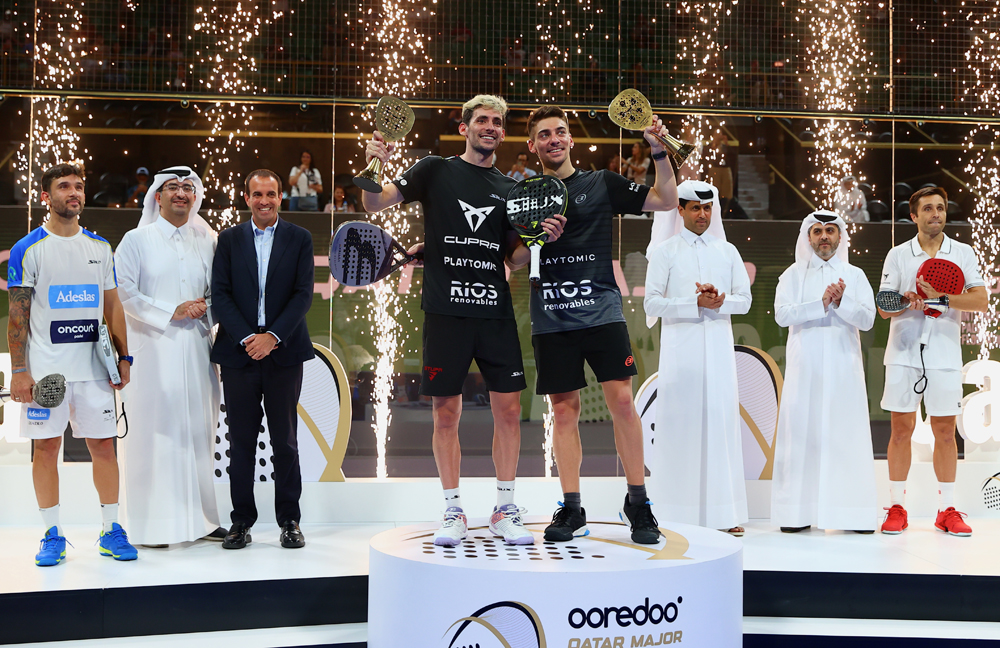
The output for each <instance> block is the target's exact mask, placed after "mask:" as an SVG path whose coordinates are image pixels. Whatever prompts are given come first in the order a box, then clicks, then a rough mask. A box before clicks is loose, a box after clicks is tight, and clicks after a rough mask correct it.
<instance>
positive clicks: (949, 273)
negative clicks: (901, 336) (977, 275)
mask: <svg viewBox="0 0 1000 648" xmlns="http://www.w3.org/2000/svg"><path fill="white" fill-rule="evenodd" d="M917 277H923V278H924V281H926V282H927V283H929V284H930V285H931V287H932V288H934V290H936V291H938V292H940V293H944V294H946V295H961V294H962V292H963V291H964V290H965V273H964V272H962V269H961V268H960V267H958V264H956V263H953V262H951V261H948V260H947V259H927V260H926V261H924V262H923V263H921V264H920V268H919V269H918V270H917ZM917 294H918V295H920V296H921V297H927V295H926V294H925V293H924V291H923V289H922V288H921V287H920V284H917ZM924 315H927V316H928V317H938V316H940V315H941V311H939V310H935V309H932V308H928V309H926V310H925V311H924Z"/></svg>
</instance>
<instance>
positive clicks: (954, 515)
mask: <svg viewBox="0 0 1000 648" xmlns="http://www.w3.org/2000/svg"><path fill="white" fill-rule="evenodd" d="M964 517H965V513H962V512H961V511H956V510H955V507H954V506H949V507H948V508H946V509H945V510H943V511H938V514H937V520H935V521H934V526H936V527H937V528H938V529H940V530H941V531H944V532H946V533H950V534H951V535H953V536H962V537H963V538H964V537H965V536H970V535H972V527H970V526H969V525H968V524H966V523H965V521H964V520H963V519H962V518H964Z"/></svg>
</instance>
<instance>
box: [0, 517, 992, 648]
mask: <svg viewBox="0 0 1000 648" xmlns="http://www.w3.org/2000/svg"><path fill="white" fill-rule="evenodd" d="M528 521H529V522H547V519H546V518H543V517H540V516H538V517H534V516H529V518H528ZM470 522H471V524H472V525H479V524H483V523H485V520H483V519H474V520H471V521H470ZM969 523H970V524H971V525H972V527H973V530H974V533H973V535H972V537H969V538H958V537H952V536H948V535H946V534H944V533H941V532H939V531H937V530H936V529H934V527H933V520H932V519H931V518H911V519H910V527H909V529H908V530H907V531H906V532H904V533H903V534H902V535H900V536H886V535H882V534H880V533H875V534H874V535H858V534H854V533H844V532H822V531H817V530H810V531H806V532H802V533H799V534H783V533H781V532H780V531H779V530H778V529H777V528H775V527H772V526H770V523H769V521H766V520H755V521H752V522H751V523H750V524H748V525H747V534H746V536H745V537H744V538H743V539H742V541H743V547H744V553H743V565H744V574H745V576H744V579H745V587H744V596H745V601H746V605H747V607H746V609H747V610H748V611H747V612H746V615H747V616H746V617H745V620H744V621H745V625H744V633H745V637H746V638H748V639H747V641H749V638H750V637H758V638H760V637H768V636H775V637H777V636H786V637H788V638H789V639H792V638H794V637H790V635H795V636H802V637H816V636H824V637H831V638H832V637H859V636H863V637H923V638H928V640H930V639H931V638H936V637H942V636H946V637H953V638H955V639H967V640H974V639H980V640H983V639H1000V623H996V622H993V623H990V622H982V621H979V622H976V621H975V619H976V616H975V614H976V613H975V612H970V614H971V615H972V616H971V617H967V616H966V615H965V614H964V612H963V611H964V610H966V609H972V608H975V607H976V605H979V606H987V607H990V608H995V604H994V603H993V602H992V600H981V601H978V602H975V603H974V602H972V601H971V599H972V598H973V595H972V591H971V590H968V589H963V588H968V587H969V582H970V579H969V578H967V577H972V578H971V581H974V582H975V583H979V585H976V586H977V587H982V586H983V582H984V581H985V582H986V587H988V588H990V590H992V591H994V592H995V591H998V590H1000V581H996V582H995V584H994V581H992V579H991V578H986V579H982V578H980V577H997V578H1000V552H998V551H997V547H998V546H1000V519H989V518H981V519H976V518H970V519H969ZM407 524H409V523H400V524H386V523H378V524H374V523H372V524H305V525H304V526H303V531H304V533H305V534H306V540H307V545H306V547H305V548H304V549H301V550H289V549H283V548H281V547H280V545H279V544H278V529H277V527H276V526H275V525H273V524H259V525H258V526H257V527H255V528H254V532H253V536H254V542H253V544H252V545H250V546H249V547H248V548H246V549H243V550H239V551H226V550H223V549H222V548H221V546H220V543H217V542H208V541H199V542H195V543H189V544H183V545H176V546H171V547H169V548H167V549H143V548H140V554H139V560H137V561H135V562H128V563H123V562H116V561H114V560H111V559H108V558H104V557H101V556H100V555H99V554H98V551H97V547H96V546H95V541H96V538H97V535H98V527H97V526H96V525H68V526H67V527H66V528H65V532H66V535H67V537H68V538H69V540H70V541H71V542H73V543H74V544H75V545H76V546H75V548H73V547H70V548H68V559H67V561H66V562H65V563H63V564H62V565H59V566H57V567H53V568H40V567H36V566H35V565H34V561H33V556H34V553H35V552H36V551H37V547H38V540H39V538H40V535H41V529H40V526H38V527H12V526H0V601H6V600H10V597H14V598H15V599H17V598H18V597H21V598H22V599H23V598H24V597H28V598H34V597H37V596H52V595H57V596H64V597H65V596H68V595H71V594H72V593H73V592H79V595H80V597H81V599H80V600H84V599H83V597H85V596H91V595H92V594H93V593H94V592H97V591H103V592H104V593H103V594H102V595H101V596H102V600H103V601H105V602H104V603H102V605H103V606H104V609H105V610H107V609H108V606H111V605H114V601H115V598H114V597H115V595H114V592H115V591H118V592H121V595H119V597H132V596H133V595H138V596H142V597H146V596H152V597H153V598H155V597H157V596H159V597H161V598H162V599H163V600H169V596H177V597H185V596H187V595H188V594H189V593H191V592H195V593H197V596H200V597H203V598H204V600H206V601H213V600H214V601H220V600H222V598H224V597H228V596H230V594H229V592H231V591H232V590H231V589H230V590H212V589H211V588H212V587H213V586H217V587H219V588H225V587H230V586H233V585H236V584H239V585H238V587H239V588H240V589H245V588H246V587H248V586H252V585H253V583H252V582H253V581H257V582H258V587H257V589H256V592H257V593H254V594H250V595H251V596H260V592H262V591H267V588H269V587H270V583H268V581H270V582H275V583H281V584H283V586H284V587H286V588H287V587H289V584H291V590H289V591H298V589H297V587H298V586H295V583H302V584H303V585H305V584H310V586H312V587H314V588H319V589H313V590H310V591H311V592H316V591H322V592H324V593H325V594H324V596H323V597H322V598H323V599H324V603H323V604H324V605H330V606H341V605H343V604H344V601H339V602H338V601H337V600H336V598H337V596H347V597H353V598H358V597H360V596H361V595H362V594H361V592H360V590H359V589H358V587H359V585H358V583H361V586H363V587H364V588H365V589H366V588H367V586H366V585H364V583H365V582H366V581H367V574H368V555H369V554H368V543H369V540H370V539H371V538H372V537H373V536H374V535H376V534H378V533H380V532H382V531H385V530H387V529H390V528H394V527H397V526H406V525H407ZM533 528H535V529H539V528H541V526H533ZM536 536H537V538H538V540H537V541H538V542H539V543H540V542H541V534H540V533H538V534H536ZM587 541H588V539H587V538H578V539H575V540H574V543H585V542H587ZM248 582H250V583H248ZM831 582H832V583H834V587H833V588H831V587H829V586H828V585H827V583H831ZM754 583H761V589H760V590H759V591H760V596H759V597H760V598H761V599H766V601H767V605H771V601H772V600H775V601H776V603H774V604H773V607H774V609H775V610H777V611H776V612H771V611H766V612H764V613H761V612H760V611H759V608H756V610H757V611H755V610H754V609H751V608H753V606H754V605H755V603H754V601H753V600H752V599H753V597H754V594H755V591H754V589H753V588H754V587H755V586H754ZM813 583H815V585H813ZM909 583H914V584H915V587H914V588H913V591H908V590H909V587H908V584H909ZM205 584H209V585H205ZM213 584H214V585H213ZM883 584H884V587H883ZM938 584H941V585H940V586H941V592H942V593H945V592H947V590H948V588H952V589H954V590H955V591H957V592H963V591H964V592H966V593H965V594H962V595H961V596H956V597H954V598H956V600H958V599H961V600H960V601H959V602H957V603H956V607H955V608H954V609H955V610H958V612H953V613H951V615H950V616H949V615H948V614H944V615H942V616H939V617H937V618H936V619H935V618H934V617H933V616H930V617H928V616H924V615H925V614H926V613H925V612H924V611H921V610H916V611H915V612H913V613H909V612H907V613H904V614H898V615H897V614H895V613H893V611H892V610H890V611H888V612H886V611H882V612H880V611H878V610H875V611H873V612H872V614H871V615H867V614H866V613H865V612H864V611H862V612H858V611H857V610H856V608H855V610H854V611H851V610H848V613H846V614H843V613H838V612H837V611H836V610H831V612H830V613H826V611H825V610H826V609H827V608H828V607H829V606H828V603H829V601H830V600H832V599H829V598H828V599H827V600H826V601H820V603H819V604H818V605H819V607H815V606H814V607H812V608H809V607H808V604H807V605H806V607H805V608H800V609H804V610H806V612H805V613H802V612H798V613H797V612H796V609H795V608H782V607H781V605H783V604H785V603H787V601H780V600H778V599H781V598H782V592H786V591H787V593H788V594H787V597H788V599H789V600H792V601H794V600H797V599H802V598H803V592H805V596H804V598H807V599H808V598H810V597H812V596H814V595H817V596H818V592H819V591H820V590H830V589H833V590H836V591H834V592H833V593H832V594H831V593H830V592H829V591H827V592H826V595H827V596H828V597H837V598H836V600H837V601H838V604H839V601H840V599H845V600H847V599H855V598H856V597H858V596H861V595H863V594H864V593H865V592H866V591H867V593H868V595H869V596H870V597H879V598H891V597H894V596H897V595H899V596H903V597H904V598H905V597H906V596H910V597H911V601H910V602H909V603H906V605H912V599H913V598H914V597H916V596H918V595H919V596H920V597H921V600H923V601H925V602H926V605H928V606H937V607H940V603H941V600H940V599H939V600H938V601H937V602H935V601H934V597H933V596H924V595H923V594H920V592H923V591H924V590H926V589H927V588H928V587H931V588H935V587H938ZM348 585H350V587H348ZM169 586H175V587H169ZM352 587H353V588H354V589H351V588H352ZM206 588H207V590H206ZM324 588H325V589H324ZM804 588H815V590H816V592H813V591H811V590H808V589H804ZM837 588H840V589H839V590H837ZM876 588H883V590H884V591H883V592H881V593H873V592H872V591H871V590H873V589H876ZM932 591H934V590H933V589H932ZM975 591H976V592H978V593H981V592H982V590H981V589H979V590H975ZM151 592H152V593H154V594H151V595H150V593H151ZM164 592H167V593H169V594H165V593H164ZM342 592H348V593H346V594H341V593H342ZM56 593H58V594H56ZM213 597H214V598H213ZM975 598H977V599H978V598H982V597H981V596H980V594H976V595H975ZM987 598H988V597H987ZM144 600H145V599H144ZM156 600H160V599H156ZM357 603H359V604H360V603H362V602H360V601H358V602H357ZM845 605H846V603H845ZM862 605H863V604H862ZM834 607H836V606H834ZM82 609H87V608H85V607H83V608H82ZM361 609H363V608H361ZM810 609H811V610H813V611H812V612H810V611H808V610H810ZM816 610H819V611H816ZM105 613H106V612H105ZM230 613H231V612H230ZM359 613H360V612H358V611H357V609H356V610H355V612H354V614H355V615H357V614H359ZM219 614H225V612H224V611H222V612H219ZM345 614H346V613H345ZM0 616H2V615H0ZM866 616H870V618H865V617H866ZM799 617H807V618H799ZM825 617H832V618H825ZM838 617H854V618H838ZM316 618H317V617H314V616H312V617H310V616H308V615H306V616H305V617H304V619H306V620H303V621H302V625H299V626H298V627H266V626H269V625H270V626H275V625H281V626H283V625H288V624H285V623H281V624H275V623H268V622H266V621H265V622H261V623H260V626H261V627H258V628H253V629H239V628H240V627H241V626H239V625H238V624H237V625H230V626H229V627H221V628H219V631H215V632H203V631H198V629H197V628H192V629H189V630H187V631H186V633H185V634H183V635H176V634H170V633H171V632H176V631H171V630H158V631H156V632H155V633H154V634H155V635H156V636H127V635H134V634H141V632H136V631H135V630H134V628H133V629H132V630H131V631H129V629H128V628H124V629H121V630H118V631H117V636H115V635H116V633H115V632H110V631H109V634H108V636H107V638H104V639H98V638H97V636H96V635H94V634H91V635H90V636H94V637H95V638H93V639H79V640H72V641H62V642H58V643H59V645H60V646H65V647H66V648H75V647H81V648H82V647H84V646H96V645H98V644H97V643H96V642H98V641H100V642H101V644H100V645H108V646H114V647H116V648H126V647H130V646H138V645H162V646H173V645H180V641H183V642H184V645H185V646H186V648H199V647H200V646H209V645H212V646H215V645H218V644H219V643H220V642H225V643H228V642H229V641H231V640H236V641H238V642H239V643H240V645H246V646H250V647H254V646H278V645H281V646H327V645H329V646H344V647H345V648H347V647H350V648H354V647H355V646H362V645H364V642H365V641H366V638H367V630H366V624H365V623H363V622H358V619H356V618H344V620H342V621H339V622H334V623H327V622H323V621H316V620H315V619H316ZM925 618H926V619H932V620H927V621H921V620H920V619H925ZM308 619H313V620H311V621H310V620H308ZM970 619H971V620H970ZM168 627H169V626H168ZM202 627H203V628H205V627H214V626H212V625H211V623H210V622H209V623H208V625H203V626H202ZM242 627H250V626H242ZM30 640H31V639H30V638H29V639H20V641H22V642H23V641H30ZM39 645H41V644H39ZM45 645H52V642H49V643H47V644H45ZM747 645H754V646H756V645H771V644H768V643H767V642H765V643H756V644H751V643H748V644H747ZM773 645H779V644H777V643H775V644H773ZM780 645H786V644H780ZM893 645H895V644H893ZM921 645H923V644H921ZM927 645H937V644H927ZM976 645H977V646H978V645H979V644H976ZM991 645H992V644H991Z"/></svg>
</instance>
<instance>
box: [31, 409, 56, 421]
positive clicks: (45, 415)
mask: <svg viewBox="0 0 1000 648" xmlns="http://www.w3.org/2000/svg"><path fill="white" fill-rule="evenodd" d="M51 416H52V410H49V409H43V408H41V407H29V408H28V420H29V421H48V420H49V418H50V417H51Z"/></svg>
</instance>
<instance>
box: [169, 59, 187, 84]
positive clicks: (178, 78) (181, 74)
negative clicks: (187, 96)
mask: <svg viewBox="0 0 1000 648" xmlns="http://www.w3.org/2000/svg"><path fill="white" fill-rule="evenodd" d="M170 87H171V88H173V89H174V90H183V89H184V88H186V87H187V68H186V67H185V66H184V64H183V63H178V64H177V72H176V74H175V75H174V80H173V81H172V82H171V83H170Z"/></svg>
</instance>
